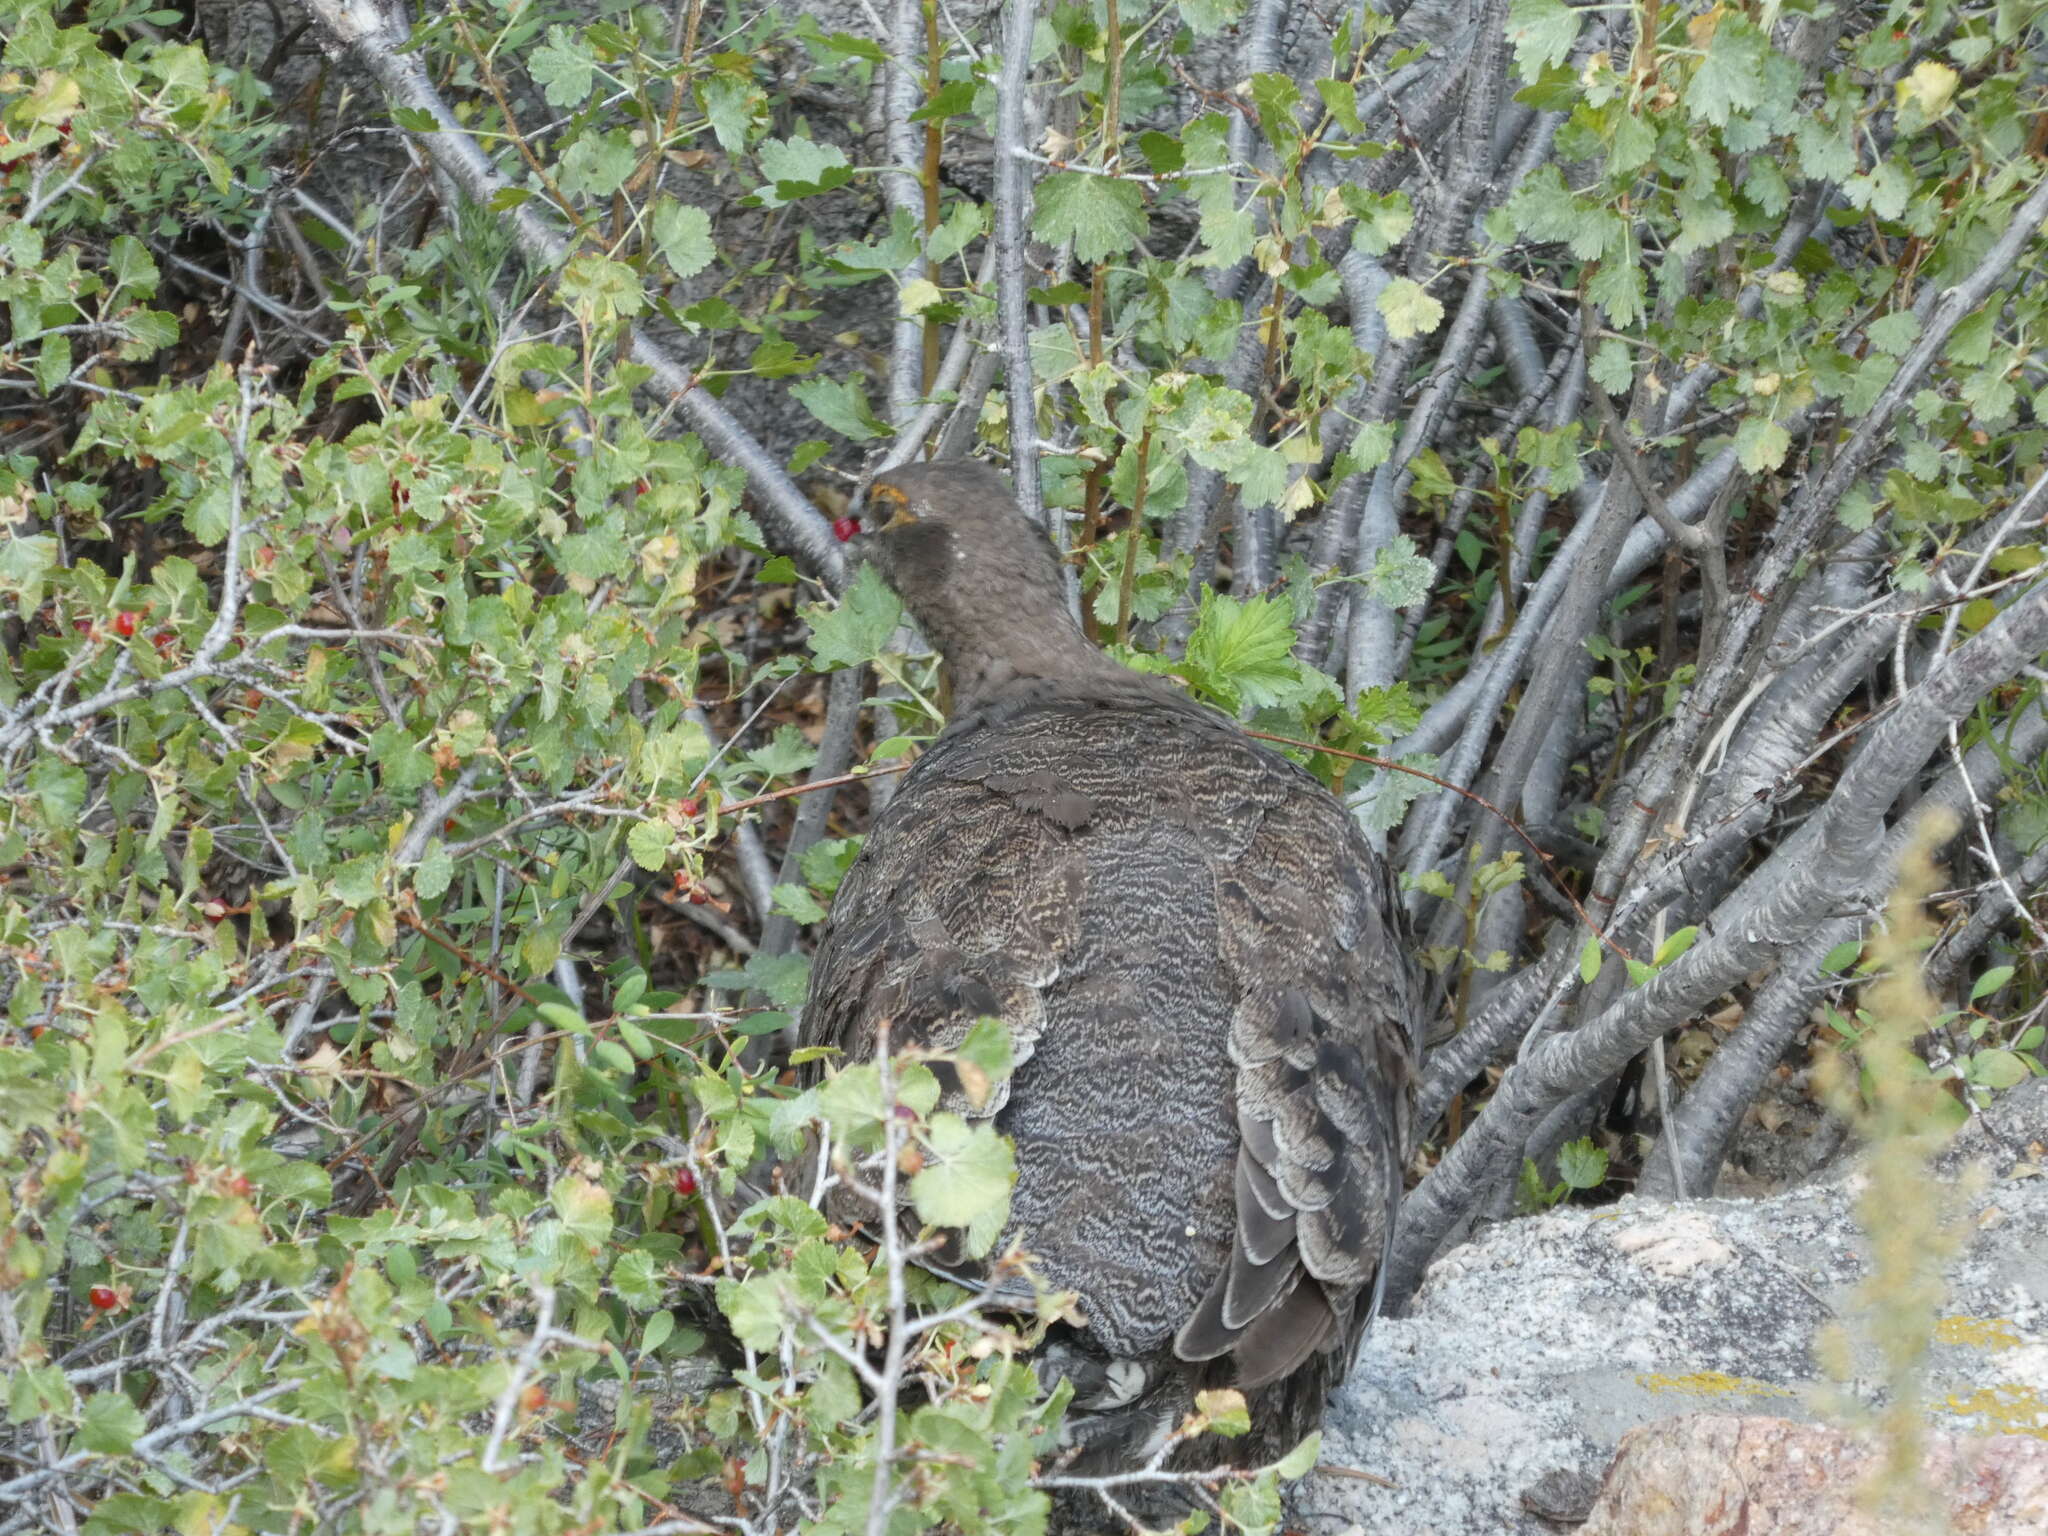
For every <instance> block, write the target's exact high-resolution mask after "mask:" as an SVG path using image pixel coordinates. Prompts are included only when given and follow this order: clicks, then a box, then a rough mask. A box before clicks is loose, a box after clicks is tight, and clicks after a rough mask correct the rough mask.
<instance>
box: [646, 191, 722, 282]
mask: <svg viewBox="0 0 2048 1536" xmlns="http://www.w3.org/2000/svg"><path fill="white" fill-rule="evenodd" d="M649 222H650V224H651V225H652V227H653V230H654V243H655V246H656V247H657V248H658V249H659V250H660V251H661V259H662V260H663V261H665V262H667V263H668V265H669V270H670V271H672V272H674V273H675V275H676V276H677V277H695V276H696V275H697V274H698V273H699V272H702V271H703V270H704V269H705V268H706V267H708V266H710V265H711V259H712V257H714V256H716V255H717V254H718V250H717V247H716V246H715V245H714V244H713V243H712V240H711V215H710V214H708V213H706V212H705V211H704V210H703V209H702V208H699V207H697V206H696V205H695V204H693V203H679V202H677V201H676V200H675V199H674V198H672V197H664V198H663V199H662V200H661V201H660V202H658V203H656V204H655V205H654V213H653V216H652V218H651V219H650V220H649Z"/></svg>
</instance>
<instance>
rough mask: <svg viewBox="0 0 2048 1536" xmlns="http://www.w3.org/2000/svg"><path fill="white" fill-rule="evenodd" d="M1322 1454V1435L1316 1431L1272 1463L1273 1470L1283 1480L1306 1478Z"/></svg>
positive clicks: (1319, 1431)
mask: <svg viewBox="0 0 2048 1536" xmlns="http://www.w3.org/2000/svg"><path fill="white" fill-rule="evenodd" d="M1322 1453H1323V1435H1322V1431H1321V1430H1318V1431H1316V1432H1315V1433H1314V1434H1312V1435H1310V1436H1309V1437H1308V1438H1307V1439H1306V1440H1304V1441H1302V1442H1301V1444H1299V1445H1297V1446H1296V1447H1295V1448H1294V1449H1293V1450H1291V1451H1289V1452H1288V1453H1287V1454H1286V1455H1285V1456H1282V1457H1281V1458H1280V1459H1279V1460H1278V1461H1276V1462H1275V1463H1273V1470H1274V1471H1275V1472H1277V1473H1279V1474H1280V1476H1282V1477H1284V1478H1296V1477H1306V1476H1308V1474H1309V1472H1310V1470H1311V1469H1313V1468H1314V1466H1315V1464H1316V1459H1317V1458H1318V1457H1319V1456H1321V1455H1322Z"/></svg>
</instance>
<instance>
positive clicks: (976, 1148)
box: [910, 1114, 1017, 1259]
mask: <svg viewBox="0 0 2048 1536" xmlns="http://www.w3.org/2000/svg"><path fill="white" fill-rule="evenodd" d="M925 1154H926V1161H925V1165H924V1167H923V1168H921V1169H919V1170H918V1171H917V1173H915V1174H914V1175H912V1177H911V1180H910V1202H911V1204H912V1205H913V1206H915V1207H916V1209H917V1215H918V1219H919V1220H920V1221H924V1222H927V1223H929V1224H930V1225H932V1226H935V1227H956V1228H960V1229H963V1230H964V1231H965V1233H966V1238H967V1254H968V1257H969V1258H976V1259H978V1258H981V1257H982V1256H983V1255H985V1254H987V1253H988V1251H989V1250H990V1249H991V1248H993V1247H994V1246H995V1242H996V1239H997V1238H998V1237H999V1236H1001V1234H1002V1230H1003V1224H1004V1223H1005V1222H1007V1221H1008V1220H1009V1219H1010V1189H1011V1186H1012V1185H1014V1184H1015V1183H1016V1182H1017V1160H1016V1157H1015V1155H1014V1153H1013V1152H1012V1151H1011V1148H1010V1143H1009V1141H1008V1140H1007V1139H1006V1138H1004V1137H1003V1136H1001V1135H999V1134H998V1133H997V1131H996V1128H995V1127H994V1126H992V1125H986V1124H969V1123H968V1122H967V1121H965V1120H963V1119H961V1118H960V1117H959V1116H958V1115H951V1114H939V1115H934V1116H932V1120H931V1126H930V1129H929V1130H928V1132H927V1134H926V1140H925Z"/></svg>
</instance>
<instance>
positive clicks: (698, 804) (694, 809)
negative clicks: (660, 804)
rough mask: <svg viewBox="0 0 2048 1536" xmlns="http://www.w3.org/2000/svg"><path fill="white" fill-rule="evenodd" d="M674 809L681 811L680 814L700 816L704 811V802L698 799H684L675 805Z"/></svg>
mask: <svg viewBox="0 0 2048 1536" xmlns="http://www.w3.org/2000/svg"><path fill="white" fill-rule="evenodd" d="M676 809H677V810H678V811H680V812H682V814H683V815H685V816H691V817H694V816H701V815H702V814H703V813H704V804H703V802H702V801H700V800H695V799H691V800H685V801H684V802H683V803H682V804H681V805H679V806H677V807H676Z"/></svg>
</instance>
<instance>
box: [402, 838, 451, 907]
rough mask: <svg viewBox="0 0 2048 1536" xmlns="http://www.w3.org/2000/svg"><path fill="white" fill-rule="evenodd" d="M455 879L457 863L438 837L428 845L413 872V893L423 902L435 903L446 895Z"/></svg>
mask: <svg viewBox="0 0 2048 1536" xmlns="http://www.w3.org/2000/svg"><path fill="white" fill-rule="evenodd" d="M454 878H455V861H454V860H453V859H451V858H449V857H448V850H447V848H445V847H444V846H443V845H442V843H441V839H439V838H438V837H437V838H435V839H434V840H433V841H432V842H430V843H428V844H427V851H426V854H425V855H424V856H423V857H422V858H421V859H420V862H419V864H418V866H417V867H416V868H415V869H414V870H413V872H412V888H413V893H414V894H415V895H417V896H418V897H419V898H420V900H422V901H433V900H434V899H435V898H437V897H439V896H441V895H443V894H445V893H446V891H447V889H448V886H449V883H450V882H451V881H453V880H454Z"/></svg>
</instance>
